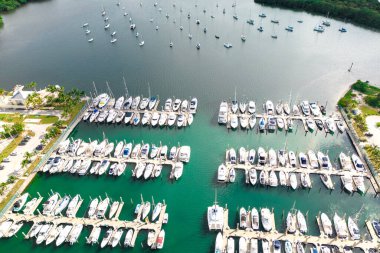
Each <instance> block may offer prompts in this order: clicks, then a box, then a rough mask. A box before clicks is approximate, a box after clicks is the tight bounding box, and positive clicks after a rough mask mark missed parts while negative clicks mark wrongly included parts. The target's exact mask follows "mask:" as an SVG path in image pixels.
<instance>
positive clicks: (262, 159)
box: [257, 147, 268, 166]
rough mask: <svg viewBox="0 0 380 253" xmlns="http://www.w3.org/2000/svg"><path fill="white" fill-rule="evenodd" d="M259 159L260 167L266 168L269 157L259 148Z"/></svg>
mask: <svg viewBox="0 0 380 253" xmlns="http://www.w3.org/2000/svg"><path fill="white" fill-rule="evenodd" d="M257 157H258V159H257V163H258V165H261V166H264V165H265V164H266V163H267V157H268V155H267V153H266V152H265V150H264V149H263V148H262V147H259V149H258V150H257Z"/></svg>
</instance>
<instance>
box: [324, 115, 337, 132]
mask: <svg viewBox="0 0 380 253" xmlns="http://www.w3.org/2000/svg"><path fill="white" fill-rule="evenodd" d="M326 127H327V129H328V130H329V132H330V133H335V131H336V126H335V122H334V120H333V119H332V118H328V119H326Z"/></svg>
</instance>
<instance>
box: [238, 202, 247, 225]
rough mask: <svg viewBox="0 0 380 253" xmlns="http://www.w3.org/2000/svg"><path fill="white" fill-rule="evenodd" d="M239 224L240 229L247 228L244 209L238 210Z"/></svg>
mask: <svg viewBox="0 0 380 253" xmlns="http://www.w3.org/2000/svg"><path fill="white" fill-rule="evenodd" d="M239 217H240V219H239V224H240V227H241V228H242V229H245V228H247V211H246V210H245V208H244V207H242V208H240V215H239Z"/></svg>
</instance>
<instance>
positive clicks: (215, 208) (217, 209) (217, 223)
mask: <svg viewBox="0 0 380 253" xmlns="http://www.w3.org/2000/svg"><path fill="white" fill-rule="evenodd" d="M223 219H224V210H223V208H222V207H221V206H219V205H217V203H216V202H215V203H214V205H212V206H209V207H208V208H207V221H208V228H209V230H222V229H223V224H224V220H223Z"/></svg>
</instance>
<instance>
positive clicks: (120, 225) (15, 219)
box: [0, 193, 168, 249]
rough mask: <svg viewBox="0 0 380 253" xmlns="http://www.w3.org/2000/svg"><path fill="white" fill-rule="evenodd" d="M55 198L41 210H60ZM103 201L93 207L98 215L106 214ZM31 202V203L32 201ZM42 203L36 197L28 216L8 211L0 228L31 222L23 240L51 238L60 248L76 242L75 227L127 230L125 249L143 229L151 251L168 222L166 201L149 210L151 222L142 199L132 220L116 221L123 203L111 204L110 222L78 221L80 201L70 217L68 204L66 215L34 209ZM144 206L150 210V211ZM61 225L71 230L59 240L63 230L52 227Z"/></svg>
mask: <svg viewBox="0 0 380 253" xmlns="http://www.w3.org/2000/svg"><path fill="white" fill-rule="evenodd" d="M54 196H59V194H57V193H54V194H53V195H51V196H50V197H49V199H48V200H47V201H46V202H45V204H44V205H43V210H46V209H47V208H49V205H52V204H53V206H54V210H57V209H58V208H59V206H60V204H59V203H62V202H61V201H58V202H57V201H55V202H52V201H53V198H54ZM59 198H60V199H61V200H62V198H61V197H59ZM79 198H80V197H79ZM74 199H75V198H72V201H74ZM94 200H97V198H96V199H93V200H92V201H91V204H90V206H89V208H88V214H87V215H89V213H90V210H91V208H92V206H93V204H92V203H94ZM106 200H107V203H109V202H108V201H109V198H108V197H106V198H105V199H103V200H101V199H100V202H97V203H99V204H98V205H97V208H96V212H97V213H99V212H100V211H101V210H103V209H104V210H106V211H107V209H108V205H106V206H104V207H101V206H102V204H101V203H105V202H104V201H106ZM31 201H32V202H33V201H34V199H33V200H31ZM41 201H42V197H39V199H38V201H37V202H36V203H35V205H33V208H32V209H28V212H27V213H26V212H25V210H24V211H23V213H19V212H11V211H9V212H7V213H6V214H5V215H4V216H3V217H2V218H1V220H0V227H1V226H2V224H5V222H9V221H11V222H12V223H13V224H20V227H19V228H18V230H19V229H20V228H21V227H22V225H23V224H24V223H30V222H31V223H32V227H31V229H30V230H29V232H28V233H27V234H24V237H25V239H32V238H33V237H36V238H37V244H40V242H38V240H39V238H40V237H41V236H42V237H43V238H44V239H43V240H46V239H48V238H49V237H52V238H54V239H56V238H57V242H56V246H59V245H60V244H61V243H62V242H63V241H66V242H69V243H70V244H71V245H72V244H73V243H75V242H77V240H78V238H79V236H80V234H81V231H82V229H80V230H78V231H79V233H77V234H75V235H72V236H75V240H72V239H70V235H71V234H72V233H73V232H74V231H75V227H76V226H81V227H83V226H91V227H92V228H93V229H94V228H102V227H106V228H108V229H111V228H112V229H113V230H114V231H119V230H120V231H123V230H130V229H131V230H132V231H133V235H132V236H131V237H130V238H129V241H128V244H124V246H125V247H134V245H135V241H136V238H137V236H138V233H139V232H140V231H142V230H148V231H150V233H151V236H150V237H149V238H148V242H147V243H148V245H150V246H151V248H152V249H156V248H157V246H158V245H157V244H158V242H160V240H162V238H160V236H161V231H163V230H162V225H163V224H164V223H166V222H167V217H168V214H166V204H165V201H163V203H162V204H161V203H160V202H159V203H157V204H156V205H154V204H153V206H154V208H152V209H153V210H152V219H150V218H149V217H148V214H149V213H150V210H151V204H150V202H144V201H143V199H141V201H142V202H141V204H138V205H137V207H136V210H135V214H136V219H134V220H133V221H125V220H119V215H120V213H121V211H122V208H123V205H124V202H123V201H122V200H121V202H120V203H119V201H115V202H113V203H117V208H116V209H115V208H113V207H114V206H115V205H114V204H112V205H110V211H109V216H111V213H115V216H114V217H113V218H112V219H106V217H102V218H99V217H98V216H87V217H83V218H77V217H76V212H77V211H78V209H79V207H80V206H81V205H82V202H83V200H82V199H81V200H80V201H79V202H75V203H77V204H76V205H74V206H73V212H72V213H71V214H70V215H69V214H68V210H69V209H70V205H69V207H68V209H67V211H66V216H62V215H46V214H42V213H41V211H39V210H37V209H36V208H37V207H38V205H39V203H40V202H41ZM70 203H71V202H70ZM27 206H28V204H26V207H25V208H27ZM146 207H149V209H148V208H146ZM156 207H157V208H156ZM102 208H103V209H102ZM36 212H37V214H35V213H36ZM112 216H113V215H112ZM44 226H49V228H48V229H47V230H46V231H47V232H46V234H43V233H45V232H42V230H43V227H44ZM63 226H64V227H65V228H69V232H70V231H71V232H70V234H69V232H67V234H66V235H65V236H64V238H63V241H60V237H61V236H62V232H63V231H64V229H63V230H60V231H61V233H58V234H57V233H56V232H55V229H54V228H56V227H63ZM18 230H17V231H18ZM11 231H12V227H10V228H8V229H7V230H4V231H1V232H2V233H3V236H2V237H11V236H13V235H14V234H15V232H11ZM49 232H50V233H52V235H50V234H49ZM10 233H12V234H10ZM42 237H41V238H42ZM98 237H99V234H98ZM126 237H128V236H127V235H126ZM90 238H91V236H90ZM111 238H112V237H111ZM54 239H53V240H54ZM91 240H93V241H92V242H91V244H92V243H95V242H97V241H98V238H96V239H94V238H93V239H91ZM119 240H120V237H119V238H118V241H119ZM126 240H127V239H126ZM51 242H52V241H49V243H51ZM46 244H48V242H46ZM116 244H118V243H116ZM116 244H115V245H113V244H112V247H114V246H116ZM162 244H163V243H162ZM109 245H111V243H109ZM161 246H162V245H161ZM102 247H103V246H102Z"/></svg>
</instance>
